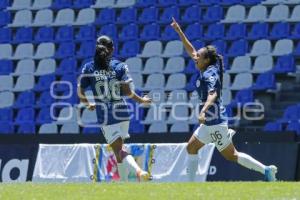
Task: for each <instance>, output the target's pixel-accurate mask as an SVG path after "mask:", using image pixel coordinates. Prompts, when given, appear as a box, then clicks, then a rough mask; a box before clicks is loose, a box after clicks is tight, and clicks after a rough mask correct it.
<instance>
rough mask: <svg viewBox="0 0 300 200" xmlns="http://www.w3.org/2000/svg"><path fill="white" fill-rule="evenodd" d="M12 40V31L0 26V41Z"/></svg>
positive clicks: (7, 41)
mask: <svg viewBox="0 0 300 200" xmlns="http://www.w3.org/2000/svg"><path fill="white" fill-rule="evenodd" d="M11 40H12V31H11V29H10V28H0V43H10V42H11Z"/></svg>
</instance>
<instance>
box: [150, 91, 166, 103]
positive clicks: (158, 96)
mask: <svg viewBox="0 0 300 200" xmlns="http://www.w3.org/2000/svg"><path fill="white" fill-rule="evenodd" d="M148 96H149V97H150V98H151V99H152V101H153V103H155V104H159V103H164V102H165V101H166V94H165V91H164V90H162V89H155V90H151V91H150V92H149V93H148Z"/></svg>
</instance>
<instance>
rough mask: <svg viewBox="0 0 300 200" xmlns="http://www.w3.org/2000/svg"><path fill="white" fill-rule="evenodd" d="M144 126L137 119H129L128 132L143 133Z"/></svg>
mask: <svg viewBox="0 0 300 200" xmlns="http://www.w3.org/2000/svg"><path fill="white" fill-rule="evenodd" d="M144 132H145V126H144V125H143V124H142V123H141V122H140V121H137V120H131V121H130V124H129V133H131V134H136V133H144Z"/></svg>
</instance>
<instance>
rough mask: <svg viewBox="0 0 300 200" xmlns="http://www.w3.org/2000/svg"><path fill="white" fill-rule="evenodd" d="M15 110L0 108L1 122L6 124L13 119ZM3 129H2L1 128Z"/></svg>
mask: <svg viewBox="0 0 300 200" xmlns="http://www.w3.org/2000/svg"><path fill="white" fill-rule="evenodd" d="M13 115H14V113H13V110H12V109H11V108H1V109H0V124H6V123H10V122H12V121H13V117H14V116H13ZM0 130H1V129H0Z"/></svg>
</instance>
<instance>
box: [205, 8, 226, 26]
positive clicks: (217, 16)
mask: <svg viewBox="0 0 300 200" xmlns="http://www.w3.org/2000/svg"><path fill="white" fill-rule="evenodd" d="M222 18H223V8H222V7H220V6H212V7H209V8H208V9H207V11H206V13H205V14H204V15H203V20H202V22H203V23H211V22H217V21H220V20H221V19H222Z"/></svg>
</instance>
